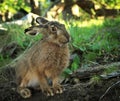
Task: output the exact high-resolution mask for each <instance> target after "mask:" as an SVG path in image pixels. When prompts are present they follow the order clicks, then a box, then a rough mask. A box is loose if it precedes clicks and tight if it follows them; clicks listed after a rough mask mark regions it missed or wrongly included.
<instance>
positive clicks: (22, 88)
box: [17, 75, 31, 98]
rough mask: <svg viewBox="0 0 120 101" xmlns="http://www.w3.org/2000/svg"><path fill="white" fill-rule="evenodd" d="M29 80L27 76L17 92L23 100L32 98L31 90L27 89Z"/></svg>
mask: <svg viewBox="0 0 120 101" xmlns="http://www.w3.org/2000/svg"><path fill="white" fill-rule="evenodd" d="M28 82H29V79H28V78H27V75H26V76H25V77H24V78H23V79H22V81H21V83H20V85H19V86H18V87H17V92H18V93H19V94H20V95H21V96H22V97H23V98H29V97H30V96H31V91H30V89H28V88H27V85H28Z"/></svg>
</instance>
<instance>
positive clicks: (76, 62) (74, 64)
mask: <svg viewBox="0 0 120 101" xmlns="http://www.w3.org/2000/svg"><path fill="white" fill-rule="evenodd" d="M79 65H80V58H79V56H78V55H77V54H76V56H75V57H74V59H73V62H72V64H71V71H76V70H77V69H78V68H79Z"/></svg>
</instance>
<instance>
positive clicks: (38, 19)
mask: <svg viewBox="0 0 120 101" xmlns="http://www.w3.org/2000/svg"><path fill="white" fill-rule="evenodd" d="M36 22H37V23H38V24H46V23H47V22H49V21H48V20H46V19H45V18H43V17H37V18H36Z"/></svg>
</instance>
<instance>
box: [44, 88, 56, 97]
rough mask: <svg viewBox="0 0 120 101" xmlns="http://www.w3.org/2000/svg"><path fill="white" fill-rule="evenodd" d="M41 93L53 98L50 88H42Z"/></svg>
mask: <svg viewBox="0 0 120 101" xmlns="http://www.w3.org/2000/svg"><path fill="white" fill-rule="evenodd" d="M42 92H43V93H44V94H46V95H47V96H54V93H53V90H52V89H51V88H44V89H43V90H42Z"/></svg>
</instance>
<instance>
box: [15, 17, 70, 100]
mask: <svg viewBox="0 0 120 101" xmlns="http://www.w3.org/2000/svg"><path fill="white" fill-rule="evenodd" d="M36 22H37V23H38V25H36V26H31V27H29V28H27V29H25V33H26V34H30V35H36V34H38V33H42V35H43V37H42V39H41V40H39V41H38V42H37V43H36V44H34V45H33V46H32V47H31V48H29V49H28V50H27V51H25V52H24V53H23V55H22V56H21V57H20V58H19V60H18V61H16V67H17V68H16V80H17V84H18V86H17V92H18V93H19V94H20V95H21V96H22V97H23V98H29V97H30V96H31V91H30V90H29V87H32V88H34V89H38V88H40V89H41V90H42V92H43V93H45V94H46V95H47V96H53V95H54V94H57V93H62V92H63V87H62V86H61V85H60V83H59V75H60V74H61V72H62V71H63V69H64V68H66V67H67V66H68V65H69V58H70V53H69V47H68V43H69V41H70V35H69V33H68V32H67V31H66V28H65V26H64V24H61V23H59V22H57V21H48V20H47V19H45V18H43V17H38V18H36Z"/></svg>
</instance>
